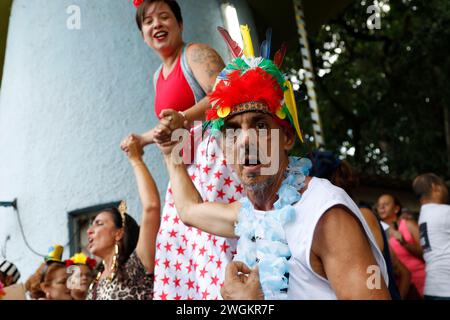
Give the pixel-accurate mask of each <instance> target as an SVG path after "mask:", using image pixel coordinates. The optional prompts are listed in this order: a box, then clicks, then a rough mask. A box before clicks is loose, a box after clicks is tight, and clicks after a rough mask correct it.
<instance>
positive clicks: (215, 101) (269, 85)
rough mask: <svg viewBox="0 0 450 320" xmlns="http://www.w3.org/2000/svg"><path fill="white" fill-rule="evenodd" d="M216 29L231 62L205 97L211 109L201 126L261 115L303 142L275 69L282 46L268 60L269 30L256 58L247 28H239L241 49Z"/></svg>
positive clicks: (289, 93)
mask: <svg viewBox="0 0 450 320" xmlns="http://www.w3.org/2000/svg"><path fill="white" fill-rule="evenodd" d="M218 30H219V32H220V34H221V35H222V36H223V38H224V40H225V42H226V43H227V45H228V48H229V49H230V51H231V54H232V56H233V60H232V61H231V62H230V63H229V64H228V65H227V66H226V67H225V69H223V70H222V72H221V73H220V74H219V76H218V77H217V81H216V86H215V88H214V90H213V92H211V93H210V94H209V99H210V102H211V105H212V107H211V109H209V110H207V113H206V120H207V122H206V124H205V125H206V126H209V127H212V128H213V129H217V130H220V129H221V128H222V126H223V125H224V122H225V119H226V118H228V117H230V116H232V115H236V114H239V113H243V112H248V111H259V112H265V113H270V114H272V115H273V116H274V117H276V118H278V119H280V120H282V121H283V120H284V121H287V122H289V123H290V125H292V127H293V128H294V129H295V131H296V133H297V135H298V137H299V138H300V140H301V141H302V142H303V136H302V132H301V129H300V124H299V121H298V113H297V105H296V103H295V98H294V91H293V88H292V84H291V82H290V81H289V80H286V79H285V77H284V75H283V74H282V73H281V71H280V69H279V68H280V67H281V65H282V63H283V60H284V56H285V54H286V45H285V44H283V45H282V47H281V49H280V50H278V51H277V52H276V53H275V56H274V60H273V61H271V60H270V46H271V38H272V31H271V30H270V29H269V30H268V31H267V33H266V40H264V41H263V43H262V44H261V49H260V54H261V56H260V57H255V54H254V48H253V44H252V39H251V37H250V30H249V28H248V26H241V34H242V40H243V42H244V49H241V48H240V47H239V45H238V44H237V43H236V42H235V41H234V40H233V39H232V38H231V36H230V35H229V33H228V32H227V31H226V30H225V29H224V28H222V27H219V28H218ZM243 55H244V56H243Z"/></svg>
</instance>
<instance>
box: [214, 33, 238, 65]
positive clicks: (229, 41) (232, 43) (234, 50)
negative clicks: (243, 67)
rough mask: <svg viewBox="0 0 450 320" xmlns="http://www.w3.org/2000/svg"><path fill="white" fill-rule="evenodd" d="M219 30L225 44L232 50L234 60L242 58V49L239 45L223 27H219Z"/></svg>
mask: <svg viewBox="0 0 450 320" xmlns="http://www.w3.org/2000/svg"><path fill="white" fill-rule="evenodd" d="M217 30H219V32H220V34H221V35H222V37H223V39H224V40H225V43H226V44H227V46H228V49H230V52H231V55H232V56H233V58H237V57H240V56H242V49H241V47H239V45H238V43H237V42H236V41H234V40H233V38H231V36H230V34H229V33H228V31H227V30H226V29H224V28H222V27H217Z"/></svg>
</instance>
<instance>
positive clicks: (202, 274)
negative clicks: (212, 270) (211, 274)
mask: <svg viewBox="0 0 450 320" xmlns="http://www.w3.org/2000/svg"><path fill="white" fill-rule="evenodd" d="M206 273H208V271H206V267H203V269H202V270H200V277H202V278H204V277H205V274H206Z"/></svg>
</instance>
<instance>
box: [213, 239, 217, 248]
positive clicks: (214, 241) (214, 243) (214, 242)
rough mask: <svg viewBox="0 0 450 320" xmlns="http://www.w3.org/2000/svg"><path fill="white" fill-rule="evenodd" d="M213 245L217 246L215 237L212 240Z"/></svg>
mask: <svg viewBox="0 0 450 320" xmlns="http://www.w3.org/2000/svg"><path fill="white" fill-rule="evenodd" d="M212 242H213V245H214V246H215V245H216V244H217V239H216V237H214V239H213V241H212Z"/></svg>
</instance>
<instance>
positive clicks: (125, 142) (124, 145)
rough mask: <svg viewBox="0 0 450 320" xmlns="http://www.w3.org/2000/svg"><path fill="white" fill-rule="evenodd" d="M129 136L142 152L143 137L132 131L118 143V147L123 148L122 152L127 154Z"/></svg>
mask: <svg viewBox="0 0 450 320" xmlns="http://www.w3.org/2000/svg"><path fill="white" fill-rule="evenodd" d="M130 138H133V139H134V140H136V143H137V144H138V145H139V147H140V148H141V151H142V154H144V151H143V148H144V146H145V144H146V143H145V141H144V140H145V139H144V137H143V136H142V135H139V134H136V133H132V134H130V135H129V136H128V137H126V138H125V139H123V140H122V142H121V143H120V149H122V150H123V152H125V153H126V154H127V155H128V151H129V150H128V144H129V141H130Z"/></svg>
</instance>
